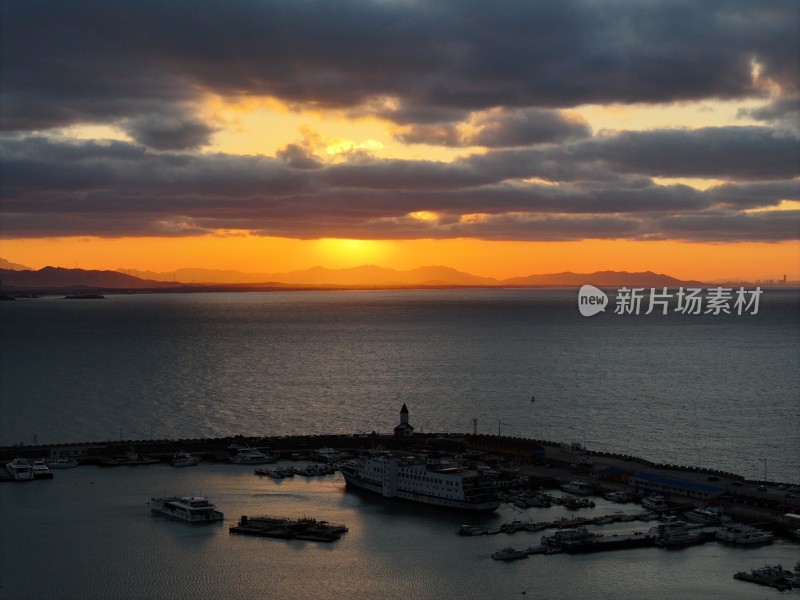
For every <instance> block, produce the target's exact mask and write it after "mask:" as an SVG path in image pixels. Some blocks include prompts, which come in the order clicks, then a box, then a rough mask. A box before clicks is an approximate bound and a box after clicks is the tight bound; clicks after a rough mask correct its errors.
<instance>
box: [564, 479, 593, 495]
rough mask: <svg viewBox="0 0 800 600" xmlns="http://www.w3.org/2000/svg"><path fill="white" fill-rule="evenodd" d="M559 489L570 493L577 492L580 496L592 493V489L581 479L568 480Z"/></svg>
mask: <svg viewBox="0 0 800 600" xmlns="http://www.w3.org/2000/svg"><path fill="white" fill-rule="evenodd" d="M561 489H562V490H564V491H565V492H569V493H570V494H579V495H581V496H589V495H590V494H592V493H594V489H592V486H591V485H589V484H588V483H584V482H583V481H570V482H569V483H565V484H563V485H562V486H561Z"/></svg>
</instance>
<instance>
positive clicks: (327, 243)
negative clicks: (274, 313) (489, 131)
mask: <svg viewBox="0 0 800 600" xmlns="http://www.w3.org/2000/svg"><path fill="white" fill-rule="evenodd" d="M0 256H1V257H3V258H5V259H7V260H10V261H12V262H14V263H18V264H23V265H26V266H29V267H32V268H35V269H39V268H42V267H45V266H48V265H51V266H60V267H69V268H74V267H76V266H77V267H79V268H83V269H117V268H131V269H140V270H151V271H172V270H175V269H179V268H182V267H197V268H200V267H202V268H210V269H222V270H224V269H232V270H238V271H243V272H259V273H279V272H284V271H291V270H296V269H305V268H310V267H314V266H323V267H328V268H332V269H340V268H348V267H355V266H359V265H365V264H375V265H379V266H382V267H388V268H395V269H399V270H408V269H413V268H415V267H420V266H428V265H445V266H449V267H453V268H455V269H458V270H460V271H465V272H468V273H472V274H474V275H480V276H484V277H495V278H498V279H502V278H506V277H515V276H525V275H531V274H539V273H553V272H560V271H573V272H585V273H588V272H593V271H598V270H615V271H647V270H650V271H655V272H659V273H665V274H668V275H671V276H673V277H678V278H681V279H697V280H706V281H711V280H716V279H746V280H756V279H778V278H782V277H783V275H784V274H786V275H788V278H789V279H790V280H791V279H795V280H796V279H800V243H798V242H782V243H772V244H767V243H744V242H743V243H732V244H723V243H719V244H709V243H703V244H701V243H684V242H671V241H663V242H655V241H647V242H644V241H627V240H618V241H599V240H584V241H580V242H497V241H478V240H464V239H457V240H410V241H361V240H310V241H303V240H292V239H282V238H268V237H255V236H249V235H241V236H229V237H221V236H220V237H217V236H205V237H187V238H147V239H134V238H119V239H107V238H63V239H37V240H2V241H0Z"/></svg>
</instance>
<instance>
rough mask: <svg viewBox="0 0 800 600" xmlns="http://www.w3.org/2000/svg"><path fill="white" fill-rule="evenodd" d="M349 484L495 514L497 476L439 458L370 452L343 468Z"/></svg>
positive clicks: (496, 505)
mask: <svg viewBox="0 0 800 600" xmlns="http://www.w3.org/2000/svg"><path fill="white" fill-rule="evenodd" d="M339 471H341V473H342V475H343V476H344V479H345V481H346V482H347V485H349V486H352V487H356V488H359V489H363V490H368V491H370V492H374V493H377V494H381V495H382V496H383V497H384V498H402V499H404V500H411V501H413V502H421V503H423V504H432V505H435V506H444V507H449V508H461V509H467V510H477V511H494V510H497V508H498V507H499V506H500V500H498V499H497V498H496V497H495V494H494V484H495V482H496V479H497V475H495V474H487V473H483V472H481V471H475V470H469V469H464V468H462V467H460V466H458V465H456V464H454V463H451V462H448V461H445V460H444V459H442V458H441V457H440V456H438V455H427V456H412V455H407V454H403V455H395V454H392V453H391V452H388V451H386V450H367V451H364V452H362V453H361V455H360V456H359V458H358V459H356V460H351V461H346V462H343V463H341V464H340V465H339Z"/></svg>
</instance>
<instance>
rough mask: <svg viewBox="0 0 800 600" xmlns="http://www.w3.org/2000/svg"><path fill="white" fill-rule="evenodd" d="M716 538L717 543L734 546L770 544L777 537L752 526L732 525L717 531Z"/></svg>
mask: <svg viewBox="0 0 800 600" xmlns="http://www.w3.org/2000/svg"><path fill="white" fill-rule="evenodd" d="M716 538H717V541H720V542H730V543H732V544H769V543H772V540H773V539H775V535H774V534H773V533H771V532H769V531H764V530H763V529H758V528H757V527H753V526H751V525H741V524H738V523H732V524H730V525H725V526H724V527H720V528H719V529H718V530H717V533H716Z"/></svg>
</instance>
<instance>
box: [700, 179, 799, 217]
mask: <svg viewBox="0 0 800 600" xmlns="http://www.w3.org/2000/svg"><path fill="white" fill-rule="evenodd" d="M706 196H707V197H708V198H709V201H710V202H711V203H714V204H723V205H726V206H728V207H730V208H738V209H745V210H746V209H749V208H759V207H768V206H773V205H777V204H779V203H780V202H781V201H783V200H789V201H795V202H800V180H796V179H795V180H792V181H761V182H758V183H744V184H738V183H729V184H725V185H720V186H716V187H713V188H711V189H709V190H707V191H706Z"/></svg>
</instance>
